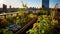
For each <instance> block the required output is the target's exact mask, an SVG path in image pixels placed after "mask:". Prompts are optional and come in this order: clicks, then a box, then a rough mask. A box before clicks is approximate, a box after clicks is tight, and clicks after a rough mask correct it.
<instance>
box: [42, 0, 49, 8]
mask: <svg viewBox="0 0 60 34" xmlns="http://www.w3.org/2000/svg"><path fill="white" fill-rule="evenodd" d="M42 8H44V9H49V0H42Z"/></svg>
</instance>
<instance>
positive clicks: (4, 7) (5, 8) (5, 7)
mask: <svg viewBox="0 0 60 34" xmlns="http://www.w3.org/2000/svg"><path fill="white" fill-rule="evenodd" d="M3 11H4V12H6V11H7V5H5V4H3Z"/></svg>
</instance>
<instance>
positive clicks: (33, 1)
mask: <svg viewBox="0 0 60 34" xmlns="http://www.w3.org/2000/svg"><path fill="white" fill-rule="evenodd" d="M21 1H23V2H24V3H26V4H27V6H28V7H36V8H37V7H38V8H41V7H42V0H5V1H4V0H0V8H1V7H2V5H3V4H6V5H7V7H8V8H9V6H10V5H11V6H12V8H13V7H15V8H23V6H22V3H21ZM56 3H58V5H59V7H58V8H60V0H49V7H50V8H54V6H55V4H56Z"/></svg>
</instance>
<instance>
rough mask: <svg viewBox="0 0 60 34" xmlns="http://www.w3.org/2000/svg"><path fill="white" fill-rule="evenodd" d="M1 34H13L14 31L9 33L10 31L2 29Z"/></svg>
mask: <svg viewBox="0 0 60 34" xmlns="http://www.w3.org/2000/svg"><path fill="white" fill-rule="evenodd" d="M0 34H13V32H12V31H9V30H8V29H4V28H2V29H1V30H0Z"/></svg>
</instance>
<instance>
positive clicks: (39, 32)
mask: <svg viewBox="0 0 60 34" xmlns="http://www.w3.org/2000/svg"><path fill="white" fill-rule="evenodd" d="M36 24H37V26H36V27H35V28H34V26H33V28H32V29H30V30H28V31H27V32H26V33H28V32H29V34H53V31H52V27H51V26H52V25H51V21H50V20H49V19H48V16H46V15H43V16H40V18H38V20H37V22H36Z"/></svg>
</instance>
